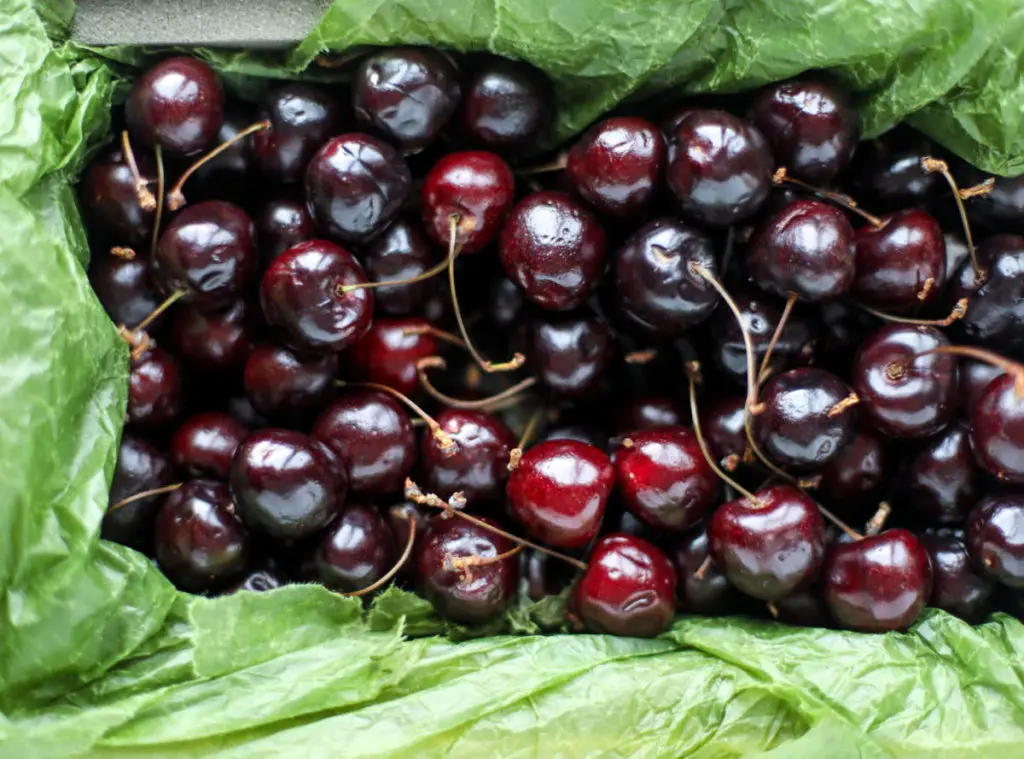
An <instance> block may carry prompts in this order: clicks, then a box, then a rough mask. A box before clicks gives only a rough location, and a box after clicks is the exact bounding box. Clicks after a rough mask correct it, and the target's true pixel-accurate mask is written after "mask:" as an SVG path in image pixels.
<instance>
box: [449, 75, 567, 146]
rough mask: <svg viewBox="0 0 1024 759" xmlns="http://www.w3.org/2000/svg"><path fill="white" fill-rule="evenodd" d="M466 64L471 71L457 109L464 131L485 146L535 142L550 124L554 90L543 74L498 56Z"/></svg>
mask: <svg viewBox="0 0 1024 759" xmlns="http://www.w3.org/2000/svg"><path fill="white" fill-rule="evenodd" d="M467 68H468V70H469V71H470V72H471V75H470V80H469V82H468V84H467V86H466V89H465V96H464V97H463V100H462V110H461V112H460V114H459V123H460V125H461V127H462V132H463V134H464V135H465V136H466V137H467V138H468V139H469V141H470V142H472V143H473V144H475V145H477V146H479V147H482V148H485V149H487V150H496V151H498V152H509V153H514V152H515V151H518V150H522V149H524V148H530V147H533V146H534V145H535V144H536V143H537V142H538V141H539V140H540V138H541V137H543V136H544V134H545V133H546V132H547V130H548V127H549V126H550V124H551V117H552V109H551V103H553V102H554V93H553V92H552V89H551V84H550V82H548V79H547V77H546V76H545V75H544V73H543V72H541V71H540V70H539V69H536V68H534V67H533V66H531V65H530V64H529V63H526V62H525V61H513V60H509V59H508V58H500V57H498V56H485V57H481V58H479V59H477V60H474V61H473V62H472V65H471V66H468V67H467Z"/></svg>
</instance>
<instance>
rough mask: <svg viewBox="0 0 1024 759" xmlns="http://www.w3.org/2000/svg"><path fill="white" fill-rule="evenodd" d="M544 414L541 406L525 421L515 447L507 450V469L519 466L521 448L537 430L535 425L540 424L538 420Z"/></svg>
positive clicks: (521, 458) (511, 470)
mask: <svg viewBox="0 0 1024 759" xmlns="http://www.w3.org/2000/svg"><path fill="white" fill-rule="evenodd" d="M545 416H546V414H545V412H544V409H542V408H539V409H537V410H536V411H534V412H533V415H532V416H531V417H530V421H528V422H527V423H526V429H524V430H523V434H522V435H521V436H520V437H519V442H518V443H516V447H515V448H513V449H512V450H511V451H509V452H508V465H507V468H508V471H510V472H514V471H515V470H516V469H517V468H518V467H519V462H520V461H522V460H523V449H524V448H526V446H527V444H529V442H530V440H531V439H532V438H533V436H534V434H535V433H536V432H537V427H538V426H540V420H541V419H543V418H544V417H545Z"/></svg>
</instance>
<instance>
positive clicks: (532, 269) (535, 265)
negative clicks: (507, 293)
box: [499, 191, 605, 311]
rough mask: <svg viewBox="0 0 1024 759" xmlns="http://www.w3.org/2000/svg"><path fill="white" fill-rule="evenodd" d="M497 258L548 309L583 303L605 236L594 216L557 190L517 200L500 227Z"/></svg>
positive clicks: (597, 273)
mask: <svg viewBox="0 0 1024 759" xmlns="http://www.w3.org/2000/svg"><path fill="white" fill-rule="evenodd" d="M499 253H500V255H501V263H502V266H504V268H505V273H506V274H508V276H509V279H511V280H512V281H513V282H515V283H516V284H517V285H518V286H519V287H520V288H521V289H522V290H523V292H524V293H525V295H526V297H527V299H528V300H530V301H532V302H533V303H536V304H537V305H538V306H540V307H541V308H545V309H548V310H551V311H567V310H569V309H572V308H576V307H577V306H580V305H582V304H583V302H584V301H585V300H586V298H587V296H588V295H589V294H590V292H591V291H592V290H593V289H594V287H595V286H596V284H597V280H598V278H599V277H600V276H601V271H602V267H603V266H604V255H605V235H604V230H603V229H602V228H601V225H600V224H599V223H598V221H597V219H595V218H594V217H593V215H591V213H590V212H589V211H587V210H586V209H585V208H584V207H583V206H581V205H580V204H579V203H577V202H576V201H575V200H573V199H572V198H570V197H569V196H568V195H565V194H563V193H560V192H550V191H544V192H535V193H533V194H532V195H528V196H527V197H525V198H524V199H523V200H521V201H520V202H519V203H518V204H517V205H516V206H515V208H513V209H512V213H511V214H510V215H509V217H508V220H507V221H506V222H505V226H504V227H502V229H501V238H500V241H499Z"/></svg>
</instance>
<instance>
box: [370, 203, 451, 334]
mask: <svg viewBox="0 0 1024 759" xmlns="http://www.w3.org/2000/svg"><path fill="white" fill-rule="evenodd" d="M362 260H363V266H365V267H366V276H367V278H368V279H369V280H370V281H371V282H393V281H395V280H404V279H412V278H413V277H417V276H419V275H420V274H423V273H424V272H426V271H427V270H428V269H430V268H431V267H433V266H434V264H436V263H437V260H438V256H437V254H436V253H435V252H434V250H433V248H431V245H430V242H429V240H427V236H426V234H424V232H423V226H422V225H421V224H420V223H419V221H415V220H413V219H412V218H409V217H406V216H400V217H399V218H397V219H396V220H395V221H394V223H392V224H391V226H389V227H388V228H387V229H386V230H385V231H384V232H383V234H381V235H380V236H379V237H377V238H376V239H375V240H373V242H371V243H370V244H369V245H368V246H367V247H366V248H364V249H363V258H362ZM436 289H437V283H436V282H435V281H432V280H422V281H419V282H410V283H408V284H401V285H387V286H385V287H377V288H375V289H374V291H373V296H374V308H376V309H379V310H380V311H381V312H383V313H386V314H390V315H391V316H412V315H420V314H424V313H425V311H426V306H427V300H428V299H429V297H430V295H431V293H433V292H434V291H435V290H436Z"/></svg>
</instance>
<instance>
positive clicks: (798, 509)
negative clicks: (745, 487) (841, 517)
mask: <svg viewBox="0 0 1024 759" xmlns="http://www.w3.org/2000/svg"><path fill="white" fill-rule="evenodd" d="M755 496H756V498H757V501H756V502H754V501H751V500H750V499H749V498H740V499H738V500H735V501H729V502H728V503H725V504H723V505H722V506H719V507H718V509H716V510H715V513H714V514H712V516H711V521H710V522H709V523H708V541H709V545H710V549H711V558H712V560H713V561H714V562H715V565H716V566H717V567H718V568H719V569H720V570H721V571H722V573H723V574H725V576H726V577H727V578H728V579H729V582H731V583H732V584H733V585H735V586H736V587H737V588H739V589H740V590H741V591H742V592H743V593H746V594H747V595H748V596H753V597H754V598H758V599H760V600H762V601H769V602H770V601H777V600H779V599H781V598H785V597H786V596H788V595H789V594H790V593H792V592H793V591H795V590H799V589H800V588H803V587H807V586H808V585H810V584H811V583H812V582H813V581H814V578H815V577H817V574H818V569H819V567H820V566H821V561H822V558H823V557H824V555H825V525H824V523H823V522H822V521H821V515H820V514H819V513H818V507H817V506H816V505H815V504H814V501H812V500H811V499H810V498H809V497H808V496H807V495H806V494H805V493H803V492H802V491H800V490H797V489H796V488H794V487H792V486H790V485H771V486H769V487H767V488H762V489H761V490H758V491H757V493H755Z"/></svg>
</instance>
